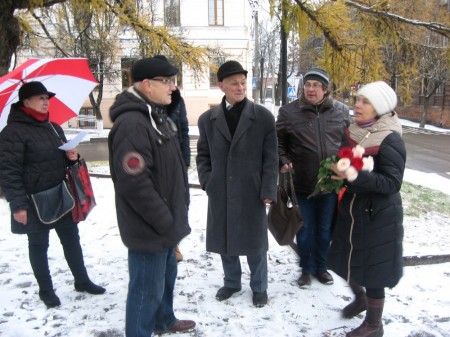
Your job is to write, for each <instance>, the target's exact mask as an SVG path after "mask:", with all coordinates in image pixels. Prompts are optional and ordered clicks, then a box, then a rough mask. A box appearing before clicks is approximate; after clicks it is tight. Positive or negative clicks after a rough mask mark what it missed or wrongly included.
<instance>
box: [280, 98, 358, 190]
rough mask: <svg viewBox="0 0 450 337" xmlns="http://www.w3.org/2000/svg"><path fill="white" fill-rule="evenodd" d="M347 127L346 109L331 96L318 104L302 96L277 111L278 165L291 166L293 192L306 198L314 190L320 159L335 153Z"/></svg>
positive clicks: (347, 112)
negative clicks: (293, 173) (292, 170)
mask: <svg viewBox="0 0 450 337" xmlns="http://www.w3.org/2000/svg"><path fill="white" fill-rule="evenodd" d="M348 124H349V109H348V106H346V105H345V104H343V103H341V102H338V101H335V100H333V99H332V98H331V97H327V98H326V99H325V101H324V102H323V103H322V104H320V105H312V104H310V103H309V102H308V101H307V100H305V99H304V98H303V97H302V98H301V99H297V100H295V101H293V102H291V103H289V104H287V105H285V106H283V107H281V108H280V110H279V112H278V117H277V135H278V156H279V158H280V163H279V165H280V167H281V166H283V165H284V164H287V163H292V164H293V166H294V172H295V177H294V186H295V190H296V192H298V193H301V194H304V195H309V194H311V193H312V192H313V191H314V188H315V186H316V183H317V174H318V172H319V166H320V162H321V160H323V159H325V158H327V157H330V156H332V155H336V154H337V153H338V151H339V148H340V147H341V143H342V138H343V135H344V130H345V128H346V127H347V126H348Z"/></svg>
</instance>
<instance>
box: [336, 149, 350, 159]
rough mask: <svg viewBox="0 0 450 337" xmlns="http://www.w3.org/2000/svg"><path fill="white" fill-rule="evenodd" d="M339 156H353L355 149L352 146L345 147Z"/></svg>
mask: <svg viewBox="0 0 450 337" xmlns="http://www.w3.org/2000/svg"><path fill="white" fill-rule="evenodd" d="M338 157H339V158H349V159H352V158H353V150H352V149H351V148H350V147H343V148H341V149H340V150H339V152H338Z"/></svg>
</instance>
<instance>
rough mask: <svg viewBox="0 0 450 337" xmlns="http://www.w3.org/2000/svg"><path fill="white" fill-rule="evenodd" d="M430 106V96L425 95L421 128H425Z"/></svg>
mask: <svg viewBox="0 0 450 337" xmlns="http://www.w3.org/2000/svg"><path fill="white" fill-rule="evenodd" d="M429 107H430V96H429V95H425V96H424V101H423V113H422V118H421V119H420V125H419V127H420V128H424V127H425V123H426V120H427V116H428V110H429Z"/></svg>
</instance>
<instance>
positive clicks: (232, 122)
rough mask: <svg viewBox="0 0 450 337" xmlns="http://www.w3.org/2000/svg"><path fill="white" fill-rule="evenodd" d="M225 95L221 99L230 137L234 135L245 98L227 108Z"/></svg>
mask: <svg viewBox="0 0 450 337" xmlns="http://www.w3.org/2000/svg"><path fill="white" fill-rule="evenodd" d="M225 98H226V97H225V96H224V97H223V99H222V108H223V111H225V120H226V121H227V125H228V129H229V130H230V134H231V137H233V136H234V133H235V132H236V128H237V126H238V124H239V119H241V115H242V110H244V107H245V103H246V102H247V98H244V99H243V100H242V101H240V102H238V103H236V104H235V105H233V106H232V107H231V108H230V109H227V103H226V102H225Z"/></svg>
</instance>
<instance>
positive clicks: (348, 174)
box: [345, 166, 358, 182]
mask: <svg viewBox="0 0 450 337" xmlns="http://www.w3.org/2000/svg"><path fill="white" fill-rule="evenodd" d="M356 177H358V171H357V170H356V169H355V168H354V167H353V166H350V167H349V168H348V170H347V171H345V178H346V179H347V180H348V181H349V182H352V181H354V180H355V179H356Z"/></svg>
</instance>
